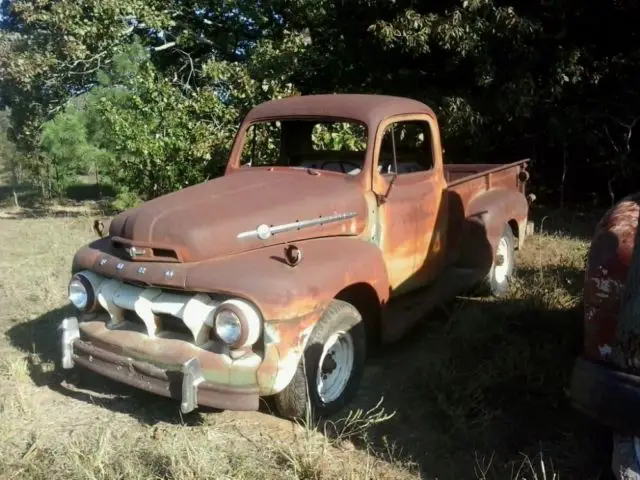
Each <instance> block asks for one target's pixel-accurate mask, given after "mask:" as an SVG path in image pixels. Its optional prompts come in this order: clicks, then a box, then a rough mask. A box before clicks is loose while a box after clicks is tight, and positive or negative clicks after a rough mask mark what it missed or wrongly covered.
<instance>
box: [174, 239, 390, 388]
mask: <svg viewBox="0 0 640 480" xmlns="http://www.w3.org/2000/svg"><path fill="white" fill-rule="evenodd" d="M296 246H297V247H298V248H299V249H300V250H301V251H302V255H303V257H302V261H301V262H300V264H298V265H297V266H295V267H291V266H289V265H288V264H287V263H286V262H285V260H284V245H279V246H271V247H266V248H263V249H260V250H254V251H251V252H247V253H243V254H241V255H236V256H230V257H226V258H222V259H217V260H213V261H209V262H203V263H201V264H197V265H193V266H192V267H191V268H190V269H189V272H188V274H187V277H186V285H185V287H186V288H187V289H188V290H194V291H218V292H226V293H229V294H232V295H237V296H239V297H243V298H246V299H247V300H249V301H251V302H253V303H254V304H255V305H256V306H257V307H258V308H259V309H260V311H261V312H262V315H263V317H264V320H265V335H264V344H265V361H264V362H263V364H262V365H261V366H260V369H259V372H258V377H259V381H260V387H261V393H262V394H263V395H264V394H271V393H276V392H278V391H280V390H282V389H283V388H284V387H286V385H288V384H289V382H290V381H291V378H292V377H293V375H294V373H295V370H296V368H297V365H298V362H299V360H300V357H301V356H302V352H303V351H304V348H305V346H306V342H307V339H308V337H309V334H310V333H311V331H312V330H313V327H314V326H315V324H316V323H317V322H318V320H319V319H320V317H321V316H322V314H323V312H324V310H325V309H326V307H327V306H328V305H329V303H330V302H331V301H332V300H333V299H334V298H335V297H336V295H337V294H338V293H339V292H340V291H342V290H343V289H344V288H346V287H348V286H350V285H354V284H361V283H366V284H368V285H370V286H371V287H372V288H373V289H374V290H375V292H376V294H377V296H378V299H379V301H380V302H381V303H386V301H387V300H388V297H389V283H388V277H387V270H386V267H385V264H384V261H383V259H382V255H381V254H380V251H379V250H378V248H377V247H376V246H375V245H373V244H371V243H368V242H366V241H363V240H361V239H358V238H354V237H351V238H349V237H338V238H335V237H334V238H320V239H313V240H306V241H301V242H297V243H296ZM268 384H269V385H270V386H269V387H267V385H268ZM267 390H268V392H267Z"/></svg>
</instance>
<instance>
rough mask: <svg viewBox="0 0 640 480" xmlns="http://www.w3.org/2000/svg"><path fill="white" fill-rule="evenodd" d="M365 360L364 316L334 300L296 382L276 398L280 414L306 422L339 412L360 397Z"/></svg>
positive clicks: (313, 334) (309, 344) (311, 341)
mask: <svg viewBox="0 0 640 480" xmlns="http://www.w3.org/2000/svg"><path fill="white" fill-rule="evenodd" d="M365 356H366V339H365V328H364V323H363V321H362V317H361V315H360V313H359V312H358V310H357V309H356V308H355V307H354V306H353V305H351V304H350V303H347V302H344V301H342V300H333V301H332V302H331V304H330V305H329V307H328V308H327V310H326V311H325V312H324V314H323V315H322V318H321V319H320V321H319V322H318V324H317V325H316V326H315V328H314V329H313V331H312V332H311V336H310V338H309V341H308V342H307V346H306V348H305V351H304V355H303V357H302V359H301V360H300V363H299V364H298V369H297V370H296V373H295V374H294V376H293V379H292V380H291V382H290V383H289V385H288V386H287V387H286V388H285V389H284V390H282V391H281V392H280V393H277V394H275V395H274V397H273V400H274V406H275V408H276V411H277V413H278V414H279V415H280V416H282V417H285V418H289V419H305V418H308V416H309V415H310V416H311V417H313V418H322V417H328V416H330V415H332V414H334V413H336V412H338V411H339V410H341V409H342V408H343V407H344V406H345V405H346V404H347V403H348V402H349V401H350V400H351V399H352V398H353V397H354V396H355V394H356V391H357V389H358V387H359V384H360V380H361V378H362V372H363V369H364V362H365ZM309 408H310V409H311V410H310V411H309Z"/></svg>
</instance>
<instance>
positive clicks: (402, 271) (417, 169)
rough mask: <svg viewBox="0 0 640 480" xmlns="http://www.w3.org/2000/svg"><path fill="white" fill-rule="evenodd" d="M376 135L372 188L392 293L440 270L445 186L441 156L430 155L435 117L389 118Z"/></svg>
mask: <svg viewBox="0 0 640 480" xmlns="http://www.w3.org/2000/svg"><path fill="white" fill-rule="evenodd" d="M378 131H379V132H380V133H379V135H378V138H377V141H376V145H377V148H376V150H375V153H374V172H373V175H374V179H373V185H374V190H375V191H376V193H377V194H381V193H382V194H383V198H382V203H381V205H380V209H379V215H380V216H379V225H380V228H381V233H382V235H381V240H380V247H381V249H382V252H383V256H384V258H385V263H386V265H387V271H388V274H389V281H390V285H391V288H392V295H394V294H396V295H397V294H399V293H404V292H407V291H410V290H413V289H415V288H418V287H420V286H423V285H425V284H427V283H429V282H431V281H432V280H433V279H434V277H435V276H437V275H438V274H439V273H440V272H441V270H442V268H443V266H444V245H445V240H446V238H445V234H446V223H447V206H446V204H445V203H446V201H445V198H444V196H443V190H444V189H445V188H446V182H445V180H444V175H443V171H442V157H441V155H440V154H438V155H434V152H438V153H439V152H441V147H440V141H439V131H438V128H437V123H436V122H435V119H432V118H431V117H429V116H426V115H413V116H411V115H406V116H405V115H403V116H402V117H393V118H391V119H389V120H387V121H386V122H385V123H384V124H382V125H381V128H380V129H379V130H378ZM434 133H435V134H434ZM387 192H388V193H387ZM385 194H386V195H385Z"/></svg>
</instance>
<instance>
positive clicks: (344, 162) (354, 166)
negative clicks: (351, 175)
mask: <svg viewBox="0 0 640 480" xmlns="http://www.w3.org/2000/svg"><path fill="white" fill-rule="evenodd" d="M328 163H329V164H330V163H337V164H338V165H340V170H342V173H347V171H346V170H345V168H344V166H345V165H351V166H352V167H353V168H357V169H360V165H358V164H357V163H355V162H350V161H348V160H345V161H336V160H329V161H328V162H324V163H323V164H322V165H320V169H321V170H324V166H325V165H326V164H328Z"/></svg>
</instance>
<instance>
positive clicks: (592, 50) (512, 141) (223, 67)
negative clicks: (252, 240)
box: [0, 0, 640, 198]
mask: <svg viewBox="0 0 640 480" xmlns="http://www.w3.org/2000/svg"><path fill="white" fill-rule="evenodd" d="M638 10H640V6H639V5H638V4H637V2H627V3H611V4H606V5H604V4H603V5H600V4H596V3H591V4H588V3H584V2H583V3H582V4H579V5H572V6H571V7H568V6H566V5H565V4H564V3H563V2H559V1H556V0H552V1H550V2H543V3H537V4H536V3H531V2H524V1H521V0H512V1H511V2H508V3H504V2H496V1H494V0H464V1H462V0H461V1H456V2H435V3H433V2H431V3H425V2H419V1H417V0H403V1H400V2H388V1H385V0H353V1H350V2H335V1H330V0H316V1H313V2H311V1H310V0H264V1H261V2H247V1H245V0H233V1H230V2H208V3H207V4H205V5H202V4H198V3H195V2H191V1H186V2H184V1H181V2H176V1H173V0H170V1H168V2H159V1H157V0H152V1H142V0H133V1H127V2H124V1H123V0H107V1H103V0H100V1H98V0H83V1H81V2H77V1H74V2H72V1H70V0H59V1H56V2H53V1H50V0H45V1H42V0H38V1H36V0H18V1H13V2H6V5H5V6H4V12H5V13H6V14H7V16H6V17H5V18H4V20H3V24H4V28H3V29H2V30H0V91H1V92H2V93H1V97H2V100H3V101H4V102H5V103H6V104H8V105H9V106H10V107H11V128H10V131H9V133H10V135H11V137H12V139H13V140H15V142H16V145H17V146H18V148H19V149H20V151H22V152H24V153H25V154H26V156H25V157H24V158H26V159H28V160H24V161H23V163H24V165H25V170H27V171H28V172H30V173H31V175H32V177H34V179H35V180H37V181H38V182H39V183H40V184H42V185H46V184H52V183H53V184H55V183H56V182H57V181H58V180H57V177H56V176H55V175H56V171H57V172H58V175H62V176H63V177H64V175H67V173H69V174H70V173H71V172H73V171H75V170H76V163H77V161H76V160H72V159H71V156H73V155H74V154H75V153H74V152H76V153H77V152H82V151H84V150H83V149H84V148H87V145H90V146H91V147H92V149H93V150H90V154H93V155H98V154H102V153H104V156H105V158H106V159H105V160H104V162H103V163H104V164H105V166H104V168H105V169H106V172H108V175H109V177H111V180H112V181H113V182H114V183H115V184H116V185H117V186H119V187H123V188H124V187H127V188H129V189H130V191H132V192H136V195H140V196H141V197H142V198H148V197H150V196H154V195H158V194H161V193H164V192H167V191H171V190H173V189H175V188H180V187H182V186H185V185H189V184H192V183H194V182H198V181H202V180H204V179H205V178H207V177H208V176H215V175H218V174H220V173H221V172H222V164H223V163H224V161H225V155H226V153H227V152H228V150H229V147H230V144H231V141H232V139H233V135H234V132H235V129H236V127H237V123H238V121H239V119H240V118H241V116H242V115H243V114H244V113H245V112H246V111H247V110H248V109H249V108H250V107H251V106H253V105H255V104H257V103H259V102H262V101H264V100H268V99H271V98H277V97H282V96H287V95H292V94H296V93H298V92H301V93H314V92H335V91H353V92H370V93H385V94H396V95H402V96H408V97H412V98H416V99H419V100H422V101H425V102H427V103H429V104H430V105H431V106H432V107H433V108H434V109H435V110H436V112H437V113H438V115H439V120H440V122H441V125H442V131H443V137H444V145H445V146H446V149H447V154H448V155H447V158H451V159H452V161H457V162H459V161H465V159H468V160H469V161H481V162H486V161H492V160H487V158H486V157H487V155H492V156H494V157H496V158H495V161H508V160H511V159H515V158H516V157H515V156H516V155H517V156H518V157H524V156H530V157H533V156H535V157H537V159H536V171H537V172H539V173H540V174H544V179H540V178H534V182H533V183H534V184H538V183H544V184H546V185H551V188H552V189H557V187H558V186H560V185H561V184H562V182H566V183H576V180H577V179H578V175H579V176H580V188H582V189H585V190H587V191H590V190H598V191H599V192H600V193H607V194H612V195H613V194H614V193H617V191H618V190H622V191H621V192H620V193H619V194H618V196H619V195H621V194H623V193H626V191H627V190H628V189H629V188H635V187H634V184H633V182H632V180H633V178H636V177H637V176H636V175H635V173H636V169H637V167H635V165H636V164H637V162H636V161H634V160H635V153H634V151H633V144H632V143H631V141H630V139H631V136H632V135H631V134H632V133H633V128H634V127H635V121H636V119H637V118H640V97H639V96H637V94H635V79H636V78H637V74H638V70H639V69H640V61H639V60H638V59H640V47H638V46H637V45H638V44H637V42H636V41H635V40H634V37H633V35H634V34H633V32H634V25H633V24H632V23H630V19H632V18H634V15H636V14H637V13H638ZM594 38H607V42H594V41H593V39H594ZM74 109H75V111H78V112H82V113H81V115H80V116H79V117H78V118H77V119H76V120H72V117H74V115H75V114H73V113H71V112H72V111H74ZM58 117H60V118H58ZM73 121H77V122H79V124H82V125H83V126H84V127H83V128H80V129H79V130H78V132H77V134H74V135H71V134H68V133H65V135H62V132H63V131H65V128H71V126H72V125H73V123H72V122H73ZM52 122H53V123H52ZM56 122H58V123H56ZM55 125H57V126H55ZM65 125H66V127H65ZM54 126H55V128H57V133H55V134H53V133H52V132H53V131H54V130H52V129H54ZM46 131H50V133H49V134H47V135H49V137H48V139H47V140H45V139H44V138H42V136H43V135H44V134H45V132H46ZM52 135H53V137H52ZM319 135H320V134H319ZM63 136H64V142H63V141H62V140H63ZM320 138H321V139H322V140H321V141H322V142H323V145H327V146H329V147H331V148H343V147H345V146H347V147H348V148H354V145H355V144H354V145H351V146H348V145H346V144H345V142H347V143H348V142H351V141H352V138H351V136H350V134H347V133H346V132H342V133H338V132H334V133H332V134H331V135H329V136H327V134H326V133H322V134H321V135H320V136H319V137H318V139H320ZM74 141H77V143H78V145H77V146H71V144H70V142H71V143H73V142H74ZM319 141H320V140H319ZM65 142H66V143H65ZM63 145H64V146H63ZM40 148H42V149H43V153H42V154H40V152H39V149H40ZM53 150H55V151H56V152H57V153H56V154H55V155H54V154H53V153H52V151H53ZM585 159H588V160H585ZM587 162H588V163H587ZM80 163H82V162H80ZM585 166H586V167H587V169H588V170H587V173H589V172H591V173H592V174H591V177H592V178H591V179H589V178H588V177H587V180H585V171H584V167H585ZM60 172H62V173H60ZM65 172H67V173H65ZM567 175H568V176H567ZM625 182H626V183H625ZM630 182H631V183H630ZM576 184H577V183H576Z"/></svg>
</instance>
